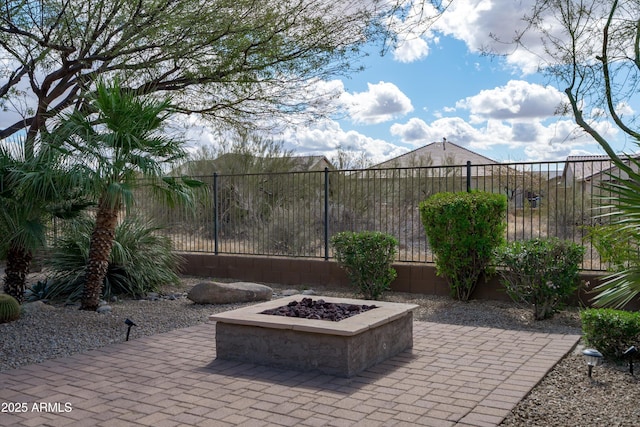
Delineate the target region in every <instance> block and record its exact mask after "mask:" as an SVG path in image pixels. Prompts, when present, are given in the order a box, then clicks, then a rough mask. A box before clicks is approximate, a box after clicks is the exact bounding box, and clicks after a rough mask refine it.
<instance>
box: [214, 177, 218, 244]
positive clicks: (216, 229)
mask: <svg viewBox="0 0 640 427" xmlns="http://www.w3.org/2000/svg"><path fill="white" fill-rule="evenodd" d="M218 225H219V224H218V173H217V172H214V173H213V253H214V254H215V255H218Z"/></svg>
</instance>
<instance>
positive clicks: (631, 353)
mask: <svg viewBox="0 0 640 427" xmlns="http://www.w3.org/2000/svg"><path fill="white" fill-rule="evenodd" d="M637 354H638V349H637V348H636V346H635V345H632V346H631V347H629V348H628V349H626V350H625V351H624V353H622V355H623V356H624V357H628V358H629V373H630V374H631V375H633V358H634V357H636V355H637Z"/></svg>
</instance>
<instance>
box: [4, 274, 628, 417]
mask: <svg viewBox="0 0 640 427" xmlns="http://www.w3.org/2000/svg"><path fill="white" fill-rule="evenodd" d="M199 281H202V278H189V277H185V278H183V281H182V285H181V286H179V287H173V288H166V289H163V291H162V293H161V298H160V299H158V300H122V301H117V302H113V303H110V305H111V307H112V311H111V313H108V314H98V313H93V312H85V311H80V310H78V309H77V306H64V305H61V304H51V305H48V304H43V303H41V302H36V303H29V304H25V306H24V312H23V315H22V317H21V318H20V319H19V320H18V321H15V322H12V323H8V324H0V371H2V370H7V369H12V368H16V367H18V366H23V365H27V364H31V363H37V362H41V361H43V360H45V359H50V358H56V357H63V356H68V355H71V354H74V353H78V352H83V351H87V350H90V349H95V348H99V347H102V346H106V345H109V344H112V343H116V342H122V341H124V340H125V336H126V329H127V328H126V325H125V324H124V319H126V318H130V319H131V320H133V321H134V322H136V324H137V325H138V326H136V327H133V328H132V330H131V338H137V337H141V336H147V335H153V334H157V333H162V332H166V331H169V330H172V329H176V328H183V327H188V326H192V325H196V324H199V323H202V322H206V321H207V318H208V316H209V315H210V314H212V313H217V312H222V311H226V310H230V309H232V308H236V307H240V306H242V305H243V304H235V305H196V304H193V303H192V302H191V301H189V300H187V299H186V298H184V297H183V295H184V293H185V292H186V291H187V290H188V289H189V288H190V287H191V286H193V285H194V284H195V283H197V282H199ZM270 286H272V287H273V289H274V292H275V293H276V295H277V294H282V293H283V292H284V291H285V289H286V288H284V287H282V286H278V285H270ZM299 290H302V288H300V289H299ZM314 291H315V292H316V293H318V294H323V295H327V296H349V297H353V296H354V295H353V294H352V293H349V292H348V291H347V292H345V290H337V289H331V288H314ZM162 295H169V296H172V298H175V299H166V298H163V297H162ZM384 299H385V300H387V301H397V302H410V303H414V304H418V305H419V306H420V308H419V309H418V310H416V312H415V313H414V316H415V319H416V320H423V321H429V322H442V323H451V324H463V325H474V326H488V327H496V328H504V329H518V330H531V331H537V332H548V333H571V334H576V333H580V319H579V315H578V311H577V310H576V309H572V310H567V311H563V312H561V313H558V314H557V315H556V316H555V317H554V318H553V319H550V320H545V321H534V320H533V318H532V316H531V314H530V311H529V309H527V308H522V307H518V306H516V305H514V304H512V303H508V302H497V301H470V302H468V303H461V302H457V301H454V300H452V299H450V298H446V297H436V296H424V295H415V294H402V293H388V294H386V295H385V297H384ZM638 365H640V363H639V364H638ZM638 371H640V366H638ZM586 373H587V368H586V365H585V363H584V360H583V358H582V356H581V354H580V347H578V348H577V349H576V351H574V353H572V354H569V355H568V356H567V357H565V358H564V359H563V360H561V361H560V362H559V363H558V364H557V365H556V366H555V368H554V369H552V371H551V372H549V374H548V375H547V376H546V377H545V378H544V379H543V380H542V381H541V382H540V384H538V386H536V387H535V388H534V389H533V390H532V392H531V393H530V394H529V395H528V396H527V397H526V398H525V399H524V400H523V401H521V402H520V404H519V405H518V406H517V407H516V408H515V409H514V410H513V411H512V413H511V414H510V415H509V416H508V417H507V418H506V419H505V420H504V422H503V424H502V425H504V426H587V425H593V426H638V425H640V381H638V377H637V376H636V377H632V376H631V375H630V374H629V372H628V366H616V365H614V364H611V363H606V362H605V364H604V365H602V366H599V367H597V368H595V369H594V371H593V378H592V380H590V379H589V378H588V377H587V375H586Z"/></svg>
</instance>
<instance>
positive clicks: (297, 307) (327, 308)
mask: <svg viewBox="0 0 640 427" xmlns="http://www.w3.org/2000/svg"><path fill="white" fill-rule="evenodd" d="M374 308H377V307H376V306H375V305H364V304H363V305H356V304H343V303H332V302H326V301H324V300H322V299H319V300H317V301H313V300H312V299H311V298H302V300H301V301H291V302H290V303H289V304H287V305H285V306H282V307H277V308H272V309H269V310H265V311H261V312H260V314H271V315H274V316H286V317H300V318H303V319H317V320H330V321H333V322H338V321H340V320H343V319H346V318H348V317H351V316H355V315H356V314H360V313H364V312H365V311H369V310H372V309H374Z"/></svg>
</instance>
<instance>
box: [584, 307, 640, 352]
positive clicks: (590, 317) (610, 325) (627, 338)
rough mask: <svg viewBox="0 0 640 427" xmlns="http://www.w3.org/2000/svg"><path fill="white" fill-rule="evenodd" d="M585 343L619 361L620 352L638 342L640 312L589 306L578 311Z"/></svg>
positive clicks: (639, 335)
mask: <svg viewBox="0 0 640 427" xmlns="http://www.w3.org/2000/svg"><path fill="white" fill-rule="evenodd" d="M580 319H581V320H582V333H583V337H584V340H585V342H586V343H587V345H589V346H591V347H594V348H596V349H598V351H600V352H601V353H602V355H603V356H605V357H607V358H610V359H612V360H616V361H621V360H622V358H623V357H622V353H623V352H624V351H625V350H626V349H627V348H629V347H630V346H631V345H638V343H639V342H640V312H630V311H625V310H615V309H612V308H589V309H586V310H583V311H581V312H580Z"/></svg>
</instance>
